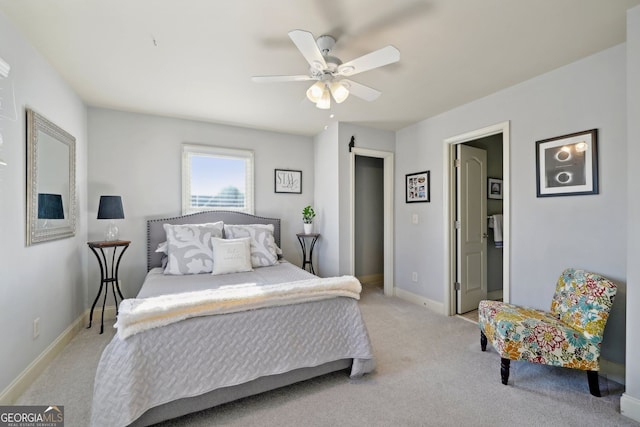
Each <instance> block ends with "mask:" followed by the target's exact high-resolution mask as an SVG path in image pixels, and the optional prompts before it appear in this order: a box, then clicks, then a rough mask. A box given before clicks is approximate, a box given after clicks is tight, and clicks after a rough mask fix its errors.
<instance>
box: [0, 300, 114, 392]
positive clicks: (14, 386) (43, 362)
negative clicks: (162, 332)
mask: <svg viewBox="0 0 640 427" xmlns="http://www.w3.org/2000/svg"><path fill="white" fill-rule="evenodd" d="M89 313H90V310H86V311H85V312H84V313H82V314H81V315H80V316H79V317H78V318H77V319H76V320H74V321H73V323H71V325H69V327H68V328H67V329H65V330H64V331H63V332H62V333H61V334H60V335H59V336H58V338H56V339H55V340H54V341H53V342H52V343H51V344H49V346H48V347H47V348H46V349H45V350H44V351H43V352H42V353H40V355H39V356H38V357H37V358H36V359H35V360H34V361H33V362H31V363H30V364H29V366H27V367H26V368H25V369H24V371H22V372H21V373H20V375H18V377H17V378H16V379H15V380H13V381H12V382H11V384H9V385H8V386H7V388H5V389H4V390H3V391H2V393H0V405H11V404H13V403H14V402H15V401H16V400H17V399H18V397H20V395H21V394H22V393H24V392H25V390H26V389H27V388H28V387H29V386H30V385H31V384H32V383H33V382H34V381H35V380H36V378H38V376H39V375H40V374H41V373H42V372H43V371H44V370H45V368H46V367H47V366H49V364H50V363H51V361H52V360H53V359H55V357H56V356H57V355H58V354H60V352H61V351H62V350H63V349H64V348H65V346H66V345H67V344H68V343H69V341H71V340H72V339H73V337H75V336H76V335H77V334H78V332H80V331H81V330H82V329H83V328H84V327H85V325H88V324H89ZM101 314H102V307H99V308H98V307H96V309H95V310H94V311H93V325H94V326H95V325H97V324H99V322H100V316H101ZM104 318H105V320H113V319H115V318H116V307H115V306H108V307H105V310H104Z"/></svg>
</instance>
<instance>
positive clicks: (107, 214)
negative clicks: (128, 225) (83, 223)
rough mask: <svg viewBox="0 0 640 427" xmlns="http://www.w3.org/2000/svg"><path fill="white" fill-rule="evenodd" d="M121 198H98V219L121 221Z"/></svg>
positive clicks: (122, 216) (122, 212) (122, 213)
mask: <svg viewBox="0 0 640 427" xmlns="http://www.w3.org/2000/svg"><path fill="white" fill-rule="evenodd" d="M122 218H124V210H123V209H122V198H121V197H120V196H100V205H99V206H98V219H122Z"/></svg>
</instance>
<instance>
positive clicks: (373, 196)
mask: <svg viewBox="0 0 640 427" xmlns="http://www.w3.org/2000/svg"><path fill="white" fill-rule="evenodd" d="M355 166H356V167H355V181H356V182H355V195H354V201H355V224H354V228H355V230H354V231H355V242H354V250H355V254H354V257H355V259H354V267H355V272H354V274H355V275H356V276H358V277H362V276H371V275H378V274H383V273H384V197H383V196H384V187H383V184H384V160H383V159H380V158H376V157H365V156H356V158H355Z"/></svg>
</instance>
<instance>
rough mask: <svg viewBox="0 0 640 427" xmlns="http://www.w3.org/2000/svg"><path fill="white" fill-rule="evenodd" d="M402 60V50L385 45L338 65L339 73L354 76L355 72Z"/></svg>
mask: <svg viewBox="0 0 640 427" xmlns="http://www.w3.org/2000/svg"><path fill="white" fill-rule="evenodd" d="M399 60H400V51H399V50H398V49H396V48H395V47H393V46H387V47H383V48H382V49H378V50H375V51H373V52H371V53H367V54H366V55H363V56H361V57H359V58H356V59H354V60H351V61H349V62H345V63H344V64H342V65H341V66H339V67H338V73H337V74H339V75H342V76H353V75H354V74H358V73H362V72H364V71H368V70H372V69H374V68H378V67H382V66H384V65H388V64H393V63H394V62H398V61H399Z"/></svg>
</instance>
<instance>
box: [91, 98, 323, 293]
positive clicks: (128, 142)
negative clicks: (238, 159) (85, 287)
mask: <svg viewBox="0 0 640 427" xmlns="http://www.w3.org/2000/svg"><path fill="white" fill-rule="evenodd" d="M88 118H89V121H88V123H89V124H88V126H89V141H90V142H89V153H88V155H89V157H88V165H89V189H88V215H89V216H88V225H89V237H90V238H92V239H97V240H100V239H101V238H102V236H103V232H104V227H105V226H106V224H104V221H98V220H97V219H96V216H97V211H98V200H99V198H100V195H102V194H118V195H121V196H122V202H123V205H124V213H125V219H124V220H120V221H118V223H117V225H118V227H119V229H120V236H121V238H123V239H126V240H131V241H132V244H131V247H130V248H129V249H128V251H127V253H126V254H125V256H124V257H123V258H122V263H121V265H120V277H121V278H122V284H123V288H124V289H123V293H124V294H125V296H126V297H133V296H135V295H136V294H137V292H138V290H139V289H140V286H141V285H142V281H143V279H144V276H145V274H146V240H145V238H146V234H145V233H146V222H145V221H146V219H148V218H152V217H155V218H157V217H164V216H173V215H179V214H180V213H181V206H182V204H181V200H182V199H181V182H182V169H181V144H182V143H183V142H190V143H196V144H206V145H213V146H219V147H233V148H242V149H249V150H253V152H254V162H255V170H254V176H255V213H256V215H260V216H266V217H277V218H281V219H282V250H283V251H284V255H285V257H286V258H287V259H288V260H290V261H291V262H294V263H296V264H297V265H301V260H302V256H301V253H300V248H299V245H298V241H297V239H296V236H295V234H296V233H299V232H302V208H304V207H305V206H306V205H308V204H312V202H313V188H314V166H313V144H312V139H311V138H309V137H304V136H296V135H288V134H282V133H276V132H267V131H259V130H253V129H246V128H239V127H233V126H226V125H219V124H213V123H204V122H196V121H190V120H181V119H170V118H164V117H157V116H150V115H144V114H135V113H125V112H119V111H113V110H106V109H99V108H90V109H89V113H88ZM276 168H277V169H295V170H301V171H302V194H282V193H277V194H276V193H274V169H276ZM97 277H99V272H98V266H97V263H89V279H90V280H89V294H90V295H95V293H96V292H97V286H98V283H96V281H95V280H94V279H96V278H97Z"/></svg>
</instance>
